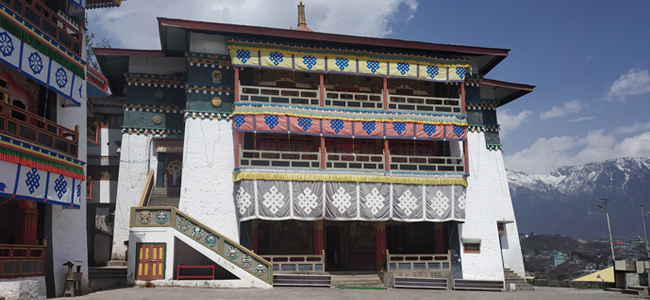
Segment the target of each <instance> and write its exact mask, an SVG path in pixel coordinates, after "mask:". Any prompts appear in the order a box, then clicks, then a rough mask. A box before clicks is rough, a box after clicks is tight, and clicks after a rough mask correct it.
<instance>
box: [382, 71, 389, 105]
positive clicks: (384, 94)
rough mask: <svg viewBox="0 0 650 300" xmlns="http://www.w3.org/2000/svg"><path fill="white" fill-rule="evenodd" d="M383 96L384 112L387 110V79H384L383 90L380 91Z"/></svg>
mask: <svg viewBox="0 0 650 300" xmlns="http://www.w3.org/2000/svg"><path fill="white" fill-rule="evenodd" d="M381 92H382V93H383V96H384V110H387V109H388V78H387V77H384V88H383V89H382V90H381Z"/></svg>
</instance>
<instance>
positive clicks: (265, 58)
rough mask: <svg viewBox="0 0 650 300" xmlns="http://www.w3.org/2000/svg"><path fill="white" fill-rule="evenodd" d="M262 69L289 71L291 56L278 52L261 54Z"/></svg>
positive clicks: (263, 52)
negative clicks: (271, 68) (270, 68)
mask: <svg viewBox="0 0 650 300" xmlns="http://www.w3.org/2000/svg"><path fill="white" fill-rule="evenodd" d="M261 57H262V67H273V68H287V69H291V68H292V65H291V54H286V53H280V52H276V51H274V52H266V51H262V52H261Z"/></svg>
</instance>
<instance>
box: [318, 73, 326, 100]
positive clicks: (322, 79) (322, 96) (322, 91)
mask: <svg viewBox="0 0 650 300" xmlns="http://www.w3.org/2000/svg"><path fill="white" fill-rule="evenodd" d="M319 75H320V79H319V83H318V89H319V91H320V97H319V99H318V102H319V103H320V106H321V107H324V106H325V74H323V73H321V74H319Z"/></svg>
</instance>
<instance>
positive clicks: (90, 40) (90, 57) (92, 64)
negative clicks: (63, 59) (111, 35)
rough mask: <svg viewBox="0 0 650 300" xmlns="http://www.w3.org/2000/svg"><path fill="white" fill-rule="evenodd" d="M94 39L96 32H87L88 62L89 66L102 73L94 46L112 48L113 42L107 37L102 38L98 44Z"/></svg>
mask: <svg viewBox="0 0 650 300" xmlns="http://www.w3.org/2000/svg"><path fill="white" fill-rule="evenodd" d="M93 39H95V34H94V33H91V34H86V35H85V42H86V63H87V64H88V66H90V67H91V68H93V69H95V70H96V71H97V72H99V73H101V72H102V71H101V69H100V68H99V63H98V62H97V59H96V58H95V51H94V50H93V48H111V42H110V41H109V40H108V39H106V38H102V39H101V40H100V41H99V42H97V44H95V43H94V42H93Z"/></svg>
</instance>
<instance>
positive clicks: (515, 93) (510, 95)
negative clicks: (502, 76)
mask: <svg viewBox="0 0 650 300" xmlns="http://www.w3.org/2000/svg"><path fill="white" fill-rule="evenodd" d="M481 84H484V85H489V86H491V87H492V88H494V89H495V90H496V89H502V90H505V91H506V92H507V93H506V95H505V96H501V97H498V98H496V99H495V100H498V101H499V104H498V105H497V106H503V105H506V104H508V103H510V102H512V101H514V100H517V99H519V98H520V97H523V96H524V95H526V94H528V93H530V92H532V91H533V89H534V88H535V86H534V85H528V84H521V83H512V82H506V81H499V80H494V79H487V78H486V79H483V81H482V82H481Z"/></svg>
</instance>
